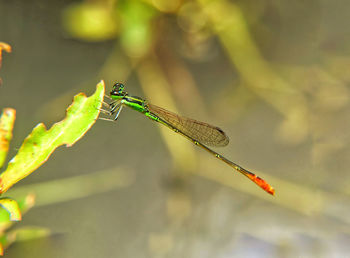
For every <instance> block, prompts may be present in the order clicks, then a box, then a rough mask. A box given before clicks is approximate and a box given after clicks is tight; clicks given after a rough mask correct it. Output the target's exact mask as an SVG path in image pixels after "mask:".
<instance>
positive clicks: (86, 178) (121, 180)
mask: <svg viewBox="0 0 350 258" xmlns="http://www.w3.org/2000/svg"><path fill="white" fill-rule="evenodd" d="M133 181H134V174H133V173H132V171H130V170H128V171H126V170H124V169H121V168H112V169H107V170H102V171H98V172H95V173H91V174H87V175H82V176H76V177H70V178H64V179H57V180H52V181H49V182H44V183H37V184H30V185H25V186H18V187H16V188H13V189H10V190H9V191H8V194H9V195H11V196H13V197H14V198H16V199H18V198H20V197H21V196H24V195H26V194H28V193H34V194H35V195H36V202H35V206H36V207H38V206H43V205H49V204H54V203H59V202H66V201H71V200H76V199H79V198H85V197H89V196H92V195H95V194H98V193H104V192H108V191H112V190H113V189H117V188H121V187H127V186H129V185H130V184H132V182H133Z"/></svg>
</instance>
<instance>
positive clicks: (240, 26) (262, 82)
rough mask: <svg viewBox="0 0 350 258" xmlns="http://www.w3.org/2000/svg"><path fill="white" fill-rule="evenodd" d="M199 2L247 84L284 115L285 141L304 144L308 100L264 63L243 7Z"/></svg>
mask: <svg viewBox="0 0 350 258" xmlns="http://www.w3.org/2000/svg"><path fill="white" fill-rule="evenodd" d="M197 2H198V3H199V4H200V5H201V7H202V10H203V12H204V13H205V14H206V15H207V16H208V19H209V20H210V22H211V27H212V29H213V30H214V31H215V33H216V34H217V36H218V37H219V39H220V41H221V44H222V45H223V47H224V48H225V49H226V51H227V53H228V55H229V57H230V59H231V62H232V63H233V64H234V65H235V67H236V69H237V70H238V71H239V72H240V75H241V76H242V78H243V81H244V82H245V83H246V85H247V86H248V87H249V88H250V89H251V90H252V91H254V93H255V94H257V95H258V96H259V97H261V98H262V99H264V100H265V101H266V102H267V103H269V104H270V105H271V106H273V107H274V108H275V109H276V110H278V111H279V112H280V113H281V114H283V115H284V117H285V121H284V123H283V125H282V127H281V133H282V136H283V138H284V140H285V141H288V142H290V143H295V142H301V141H303V140H304V139H305V137H306V136H307V134H308V130H309V121H308V119H309V118H308V105H307V101H306V99H305V97H304V96H303V95H302V94H301V92H299V91H298V89H296V88H295V87H292V86H291V85H289V84H288V83H287V82H286V81H284V80H283V79H282V78H280V77H279V76H278V75H277V74H276V73H275V72H274V71H273V69H272V68H271V67H270V65H269V64H268V63H267V62H266V61H265V60H264V58H263V57H262V55H261V53H260V52H259V49H258V48H257V46H256V44H255V42H254V40H253V38H252V36H251V34H250V32H249V28H248V25H247V24H246V21H245V18H244V15H243V13H242V12H241V10H240V9H239V7H238V6H237V5H235V4H234V3H232V2H229V1H227V0H214V1H212V0H197ZM291 128H292V129H291Z"/></svg>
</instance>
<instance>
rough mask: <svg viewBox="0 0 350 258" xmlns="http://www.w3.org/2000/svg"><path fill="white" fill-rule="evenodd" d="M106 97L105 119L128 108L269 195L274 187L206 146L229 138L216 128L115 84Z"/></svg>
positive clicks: (218, 145)
mask: <svg viewBox="0 0 350 258" xmlns="http://www.w3.org/2000/svg"><path fill="white" fill-rule="evenodd" d="M109 98H110V99H111V100H112V101H111V103H109V104H107V103H105V104H107V105H108V106H109V110H102V111H103V112H105V113H107V114H109V115H111V116H113V119H105V120H112V121H116V120H117V119H118V117H119V114H120V112H121V110H122V108H123V107H124V106H128V107H130V108H132V109H134V110H136V111H139V112H140V113H142V114H144V115H145V116H146V117H148V118H149V119H151V120H153V121H155V122H158V123H161V124H162V125H165V126H166V127H168V128H170V129H171V130H173V131H174V132H175V133H178V134H180V135H182V136H183V137H185V138H186V139H188V140H190V141H191V142H192V143H194V144H195V145H197V146H199V147H201V148H202V149H204V150H206V151H207V152H209V153H210V154H212V155H213V156H214V157H216V158H217V159H219V160H221V161H223V162H225V163H226V164H227V165H229V166H230V167H232V168H234V169H235V170H237V171H238V172H240V173H242V174H243V175H245V176H246V177H248V178H249V179H250V180H252V181H253V182H254V183H256V184H257V185H258V186H260V187H261V188H262V189H263V190H265V191H266V192H268V193H269V194H272V195H274V193H275V190H274V188H273V187H272V186H270V185H269V184H268V183H267V182H266V181H265V180H264V179H262V178H260V177H258V176H257V175H255V174H254V173H252V172H250V171H248V170H246V169H244V168H243V167H241V166H239V165H237V164H236V163H234V162H232V161H230V160H228V159H227V158H225V157H224V156H222V155H221V154H219V153H217V152H216V151H213V150H212V149H210V148H209V147H207V146H213V147H220V146H226V145H227V144H228V143H229V138H228V137H227V136H226V134H225V133H224V132H223V131H222V130H221V129H220V128H219V127H216V126H213V125H210V124H207V123H204V122H199V121H197V120H194V119H190V118H186V117H183V116H180V115H177V114H175V113H173V112H170V111H168V110H166V109H164V108H161V107H158V106H155V105H153V104H151V103H148V102H147V101H146V100H144V99H142V98H140V97H135V96H130V95H129V94H128V93H127V92H126V91H125V87H124V85H123V84H122V83H116V84H114V85H113V88H112V91H111V92H110V96H109Z"/></svg>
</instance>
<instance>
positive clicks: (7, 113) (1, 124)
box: [0, 108, 16, 168]
mask: <svg viewBox="0 0 350 258" xmlns="http://www.w3.org/2000/svg"><path fill="white" fill-rule="evenodd" d="M15 119H16V110H14V109H12V108H4V109H3V111H2V114H1V117H0V168H1V167H2V165H3V164H4V162H5V159H6V156H7V152H8V150H9V145H10V141H11V139H12V129H13V124H14V123H15Z"/></svg>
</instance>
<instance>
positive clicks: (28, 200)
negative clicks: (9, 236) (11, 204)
mask: <svg viewBox="0 0 350 258" xmlns="http://www.w3.org/2000/svg"><path fill="white" fill-rule="evenodd" d="M16 202H17V203H18V207H19V210H20V211H19V212H20V213H21V214H22V216H23V214H25V213H26V212H27V211H28V210H29V209H31V208H32V207H33V206H34V203H35V194H33V193H27V194H26V195H23V196H21V197H18V198H16ZM12 221H14V220H12V219H11V213H10V212H9V211H8V210H7V209H0V232H3V231H5V230H6V229H8V228H9V227H11V226H12V224H13V222H12Z"/></svg>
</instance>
